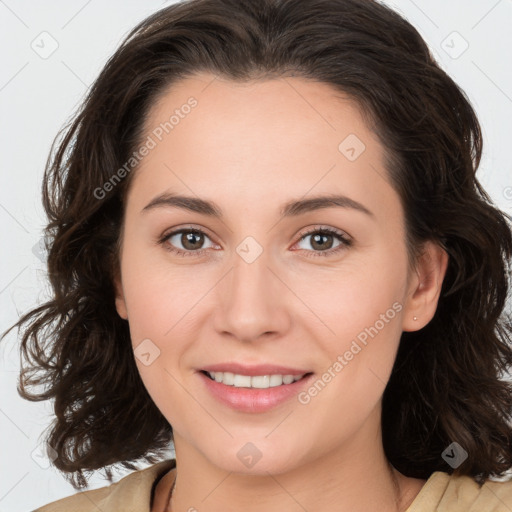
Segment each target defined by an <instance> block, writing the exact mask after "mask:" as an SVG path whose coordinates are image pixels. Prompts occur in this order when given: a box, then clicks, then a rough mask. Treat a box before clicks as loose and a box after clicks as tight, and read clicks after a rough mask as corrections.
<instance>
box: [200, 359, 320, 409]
mask: <svg viewBox="0 0 512 512" xmlns="http://www.w3.org/2000/svg"><path fill="white" fill-rule="evenodd" d="M197 374H198V375H199V377H200V380H201V381H202V382H203V384H204V386H205V388H206V390H207V391H208V393H209V394H210V396H213V397H214V398H215V399H216V400H217V401H219V402H220V403H222V404H224V405H227V406H228V407H230V408H231V409H234V410H237V411H240V412H249V413H263V412H266V411H269V410H271V409H274V408H275V407H277V406H279V405H280V404H283V403H285V402H287V401H289V400H291V399H293V398H294V397H296V396H297V394H298V393H299V392H300V391H301V390H302V389H303V388H304V387H305V386H307V385H309V383H310V382H311V379H312V377H313V373H312V372H311V371H309V370H304V369H300V368H291V367H287V366H278V365H273V364H260V365H242V364H240V363H219V364H215V365H209V366H205V367H204V368H202V369H201V370H199V371H198V372H197ZM212 376H213V378H212ZM267 379H268V382H267ZM224 380H226V383H225V382H223V381H224ZM271 382H272V384H273V385H270V383H271ZM253 384H254V385H253ZM267 384H268V385H267Z"/></svg>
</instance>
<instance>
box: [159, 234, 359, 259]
mask: <svg viewBox="0 0 512 512" xmlns="http://www.w3.org/2000/svg"><path fill="white" fill-rule="evenodd" d="M185 232H187V233H198V234H202V235H205V236H206V237H208V235H207V233H205V232H204V231H202V230H201V229H198V228H192V227H190V228H181V229H178V230H176V231H172V232H171V233H168V234H166V235H164V236H163V237H162V238H161V239H160V240H158V243H159V244H161V245H165V244H166V242H167V241H168V240H169V239H170V238H171V237H173V236H174V235H177V234H179V233H185ZM313 234H322V235H332V236H334V237H336V238H337V239H338V240H339V241H340V242H341V243H340V245H339V246H338V247H335V248H334V249H328V250H326V251H306V252H308V253H312V254H309V255H308V257H312V258H316V257H318V256H320V257H324V258H325V257H327V256H332V255H334V254H337V253H338V252H340V251H342V250H344V249H346V248H347V247H350V246H351V245H352V240H351V239H349V238H347V237H346V236H345V235H344V234H343V232H341V231H338V230H335V229H333V228H326V227H322V228H313V229H310V230H308V231H306V232H305V233H302V234H301V236H300V238H299V240H298V241H297V242H296V243H299V242H301V241H302V240H303V239H304V238H306V237H307V236H309V235H313ZM208 238H210V237H208ZM165 249H166V250H168V251H170V252H172V253H174V254H177V255H178V256H184V257H188V256H198V255H201V254H202V253H203V252H205V251H207V250H208V249H199V250H197V251H184V250H183V249H177V248H176V247H174V246H172V245H171V244H167V245H165ZM301 250H306V249H301Z"/></svg>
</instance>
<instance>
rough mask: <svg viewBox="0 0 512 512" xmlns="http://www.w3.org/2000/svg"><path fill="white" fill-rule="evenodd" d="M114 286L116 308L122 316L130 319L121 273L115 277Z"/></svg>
mask: <svg viewBox="0 0 512 512" xmlns="http://www.w3.org/2000/svg"><path fill="white" fill-rule="evenodd" d="M114 288H115V291H116V310H117V313H118V314H119V316H120V317H121V318H123V319H124V320H128V310H127V308H126V301H125V299H124V292H123V286H122V284H121V278H120V277H119V275H116V276H115V277H114Z"/></svg>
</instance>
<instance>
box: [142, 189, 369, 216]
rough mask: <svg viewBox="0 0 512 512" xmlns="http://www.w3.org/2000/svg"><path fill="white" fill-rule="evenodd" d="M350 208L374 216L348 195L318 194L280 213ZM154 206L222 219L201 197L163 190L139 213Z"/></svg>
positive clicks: (296, 201)
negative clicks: (163, 191)
mask: <svg viewBox="0 0 512 512" xmlns="http://www.w3.org/2000/svg"><path fill="white" fill-rule="evenodd" d="M333 207H338V208H350V209H353V210H356V211H359V212H362V213H364V214H366V215H368V216H369V217H372V218H375V215H374V213H373V212H371V211H370V210H369V209H368V208H366V206H364V205H362V204H361V203H359V202H358V201H355V200H354V199H351V198H350V197H347V196H343V195H318V196H313V197H310V198H308V199H298V200H292V201H288V202H287V203H285V204H284V205H283V206H282V208H281V210H280V214H281V216H283V217H296V216H298V215H302V214H304V213H307V212H312V211H315V210H320V209H322V208H333ZM155 208H181V209H183V210H188V211H191V212H195V213H199V214H201V215H207V216H209V217H215V218H219V219H222V217H223V214H222V210H221V208H220V207H219V206H218V205H217V204H216V203H214V202H213V201H208V200H205V199H201V198H199V197H192V196H183V195H177V194H172V193H170V192H165V193H163V194H160V195H158V196H156V197H155V198H153V199H152V200H151V201H150V202H149V203H148V204H147V205H146V206H145V207H144V208H143V209H142V212H141V213H144V212H147V211H149V210H153V209H155Z"/></svg>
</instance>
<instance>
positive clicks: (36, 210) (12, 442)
mask: <svg viewBox="0 0 512 512" xmlns="http://www.w3.org/2000/svg"><path fill="white" fill-rule="evenodd" d="M170 3H172V2H161V1H160V2H159V1H156V0H153V1H151V0H146V1H139V2H135V1H134V0H130V1H126V0H123V1H121V0H115V1H114V0H112V1H109V2H108V3H107V2H100V1H99V0H89V1H86V0H80V1H78V0H74V1H66V2H65V1H64V0H60V1H59V0H54V1H46V2H36V1H26V0H22V1H15V0H0V47H1V49H2V50H1V51H2V54H1V55H2V66H1V70H0V116H1V117H0V119H1V124H0V126H1V128H0V129H1V136H0V155H1V162H0V172H1V178H2V179H1V181H0V183H1V185H0V226H1V230H2V231H1V233H2V238H1V251H0V269H1V270H0V330H1V331H3V330H4V329H5V328H6V327H7V326H8V325H11V324H12V323H14V322H15V321H16V320H17V318H18V315H19V314H20V313H21V312H24V311H26V310H27V309H28V308H30V307H31V306H33V305H34V304H35V303H36V302H39V301H41V300H42V299H43V298H44V296H45V293H47V285H46V284H45V281H44V277H45V267H44V254H41V252H40V250H38V243H39V241H40V239H41V230H42V228H43V226H44V223H45V218H44V216H43V213H42V207H41V200H40V185H41V183H40V181H41V177H42V172H43V168H44V164H45V162H46V158H47V156H48V151H49V148H50V144H51V142H52V140H53V138H54V136H55V135H56V134H57V131H58V130H59V129H60V128H61V127H62V126H63V125H64V123H65V122H66V121H67V120H68V119H69V118H70V117H71V115H72V113H73V112H74V110H75V108H76V107H77V105H78V104H79V102H80V100H81V99H82V97H83V96H84V94H85V92H86V91H87V89H88V87H89V86H90V85H91V84H92V82H93V80H94V79H95V77H96V76H97V74H98V73H99V72H100V70H101V68H102V67H103V65H104V63H105V62H106V60H107V58H108V57H109V56H110V55H111V54H112V53H113V51H114V50H115V49H116V47H117V46H118V44H119V43H120V41H121V39H122V38H123V37H124V36H125V35H126V34H127V32H128V31H129V30H130V29H131V28H132V27H133V26H134V25H135V24H136V23H138V22H139V21H140V20H142V19H143V18H144V17H146V16H147V15H149V14H151V13H153V12H154V11H156V10H158V9H159V8H161V7H164V6H165V5H168V4H170ZM385 3H387V4H389V5H391V6H393V7H395V8H396V9H397V10H399V11H400V12H401V13H402V14H403V15H404V16H405V17H406V18H407V19H408V20H409V21H410V22H411V23H413V24H414V25H415V26H416V27H417V28H418V30H419V31H420V33H421V34H422V35H423V37H424V38H425V39H426V40H427V42H428V43H429V45H430V47H431V49H432V50H433V52H434V55H435V56H436V57H437V59H438V61H439V62H440V63H441V65H442V67H443V68H444V69H445V70H446V71H447V72H448V73H449V74H450V75H451V76H452V77H453V78H454V79H455V81H456V82H457V83H458V84H459V85H461V87H462V88H463V89H464V90H465V91H466V93H467V95H468V96H469V99H470V101H471V103H472V104H473V106H474V107H475V109H476V111H477V114H478V115H479V118H480V121H481V124H482V127H483V133H484V158H483V162H482V165H481V168H480V171H479V177H480V181H481V183H482V184H483V185H484V187H485V188H486V189H487V191H488V192H489V194H490V195H491V197H492V199H493V200H494V201H495V202H496V203H497V205H498V206H499V207H500V208H501V209H503V210H504V211H506V212H507V213H512V172H511V170H512V169H511V167H512V164H511V157H510V147H511V141H510V138H511V134H512V131H511V119H512V67H511V62H512V58H511V57H512V31H511V30H510V26H511V24H512V0H499V1H498V0H469V1H468V0H449V1H446V0H416V1H415V2H413V1H412V0H389V1H386V2H385ZM43 32H46V33H47V34H42V33H43ZM454 32H455V33H454ZM48 34H49V35H48ZM55 45H58V47H57V48H56V50H55V51H54V52H53V53H52V54H51V55H47V54H45V52H47V53H49V52H50V51H51V50H52V49H53V48H52V46H55ZM466 45H468V48H467V49H465V47H466ZM464 50H465V51H464ZM16 338H17V336H16V332H12V333H11V334H10V335H9V336H8V337H7V338H6V339H5V340H4V341H3V342H2V343H1V344H0V378H1V389H2V392H1V403H0V432H1V438H0V443H1V444H0V454H1V455H0V457H1V461H0V512H4V511H5V512H6V511H9V512H18V511H28V510H32V509H33V508H36V507H37V506H40V505H43V504H45V503H48V502H50V501H54V500H56V499H58V498H61V497H64V496H67V495H70V494H74V493H75V490H74V489H73V488H72V487H71V485H69V484H68V483H67V482H66V481H65V480H64V478H63V477H62V476H61V475H60V473H58V472H57V471H56V470H54V469H53V468H52V467H48V466H49V463H48V460H47V459H45V458H44V456H41V434H42V433H43V430H44V429H45V427H46V426H47V425H48V424H49V422H50V420H51V406H50V404H48V403H31V402H27V401H25V400H23V399H21V398H20V397H19V395H18V394H17V391H16V383H17V379H18V369H19V355H18V349H17V339H16ZM127 473H128V472H123V473H118V474H117V478H119V477H121V476H124V475H125V474H127ZM90 483H91V488H96V487H101V486H104V485H106V481H105V480H103V479H101V478H100V477H99V475H97V476H95V477H93V478H92V479H91V481H90Z"/></svg>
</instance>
